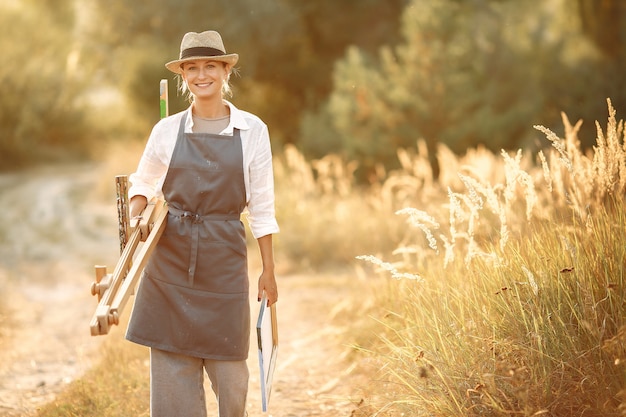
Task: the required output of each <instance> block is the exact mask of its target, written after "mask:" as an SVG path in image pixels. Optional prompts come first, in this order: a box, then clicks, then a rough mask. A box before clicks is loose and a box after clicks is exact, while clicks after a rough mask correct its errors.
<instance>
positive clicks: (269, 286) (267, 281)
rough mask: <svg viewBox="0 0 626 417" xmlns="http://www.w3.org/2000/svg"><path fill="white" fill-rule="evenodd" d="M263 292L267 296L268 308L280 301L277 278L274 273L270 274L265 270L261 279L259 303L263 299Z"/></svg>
mask: <svg viewBox="0 0 626 417" xmlns="http://www.w3.org/2000/svg"><path fill="white" fill-rule="evenodd" d="M263 291H265V294H267V306H268V307H269V306H271V305H272V304H274V303H275V302H276V301H278V287H277V285H276V277H275V276H274V272H273V271H272V272H268V271H265V270H263V272H262V273H261V276H260V277H259V297H258V300H259V301H261V298H262V297H263Z"/></svg>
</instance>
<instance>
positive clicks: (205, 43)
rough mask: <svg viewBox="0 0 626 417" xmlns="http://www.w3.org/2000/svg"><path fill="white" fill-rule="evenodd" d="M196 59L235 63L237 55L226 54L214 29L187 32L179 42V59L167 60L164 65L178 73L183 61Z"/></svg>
mask: <svg viewBox="0 0 626 417" xmlns="http://www.w3.org/2000/svg"><path fill="white" fill-rule="evenodd" d="M197 59H211V60H214V61H221V62H226V63H228V64H230V65H235V64H236V63H237V61H238V60H239V55H238V54H226V48H224V43H223V42H222V37H221V36H220V34H219V33H217V32H216V31H214V30H208V31H206V32H202V33H196V32H189V33H185V36H183V40H182V42H181V43H180V57H179V59H177V60H176V61H170V62H168V63H167V64H165V67H166V68H167V69H168V70H170V71H172V72H175V73H176V74H180V73H181V72H182V68H181V65H182V64H183V63H185V62H188V61H195V60H197Z"/></svg>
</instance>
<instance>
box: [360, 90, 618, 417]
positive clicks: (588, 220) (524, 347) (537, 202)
mask: <svg viewBox="0 0 626 417" xmlns="http://www.w3.org/2000/svg"><path fill="white" fill-rule="evenodd" d="M563 121H564V124H565V128H566V135H565V138H564V139H561V138H559V137H558V136H557V135H556V134H554V133H553V132H551V131H549V130H548V129H545V128H543V127H537V129H538V130H540V131H542V132H543V133H545V134H546V136H547V138H548V140H549V141H550V143H551V145H552V149H550V150H548V151H544V152H541V153H540V154H539V155H538V157H537V164H536V165H535V164H533V163H530V161H529V159H530V158H529V156H528V155H527V156H524V155H522V153H521V152H520V153H517V154H515V155H508V154H506V153H503V154H502V155H501V157H502V159H501V161H500V162H497V163H496V165H497V166H499V171H500V172H501V173H502V174H501V177H502V178H503V180H502V181H495V180H494V177H491V176H480V175H476V172H474V171H473V170H471V169H469V170H468V169H464V170H463V169H461V170H459V171H458V172H459V174H458V178H459V179H460V181H461V183H462V186H458V184H457V185H456V186H455V185H454V184H452V183H451V185H450V186H449V188H448V197H449V201H448V202H447V203H446V204H444V205H441V206H439V207H437V206H432V205H431V206H426V209H425V210H424V211H421V210H417V209H406V210H403V211H402V212H401V214H405V215H406V214H408V216H409V218H408V221H409V223H410V224H411V225H412V226H416V227H413V228H411V231H410V232H409V233H408V236H407V238H405V240H404V241H402V242H401V245H400V247H399V248H398V250H397V253H398V254H399V258H400V259H399V260H398V262H397V263H395V264H394V266H395V270H394V271H393V272H395V273H396V274H397V273H398V272H403V273H407V272H409V273H412V274H415V275H419V276H420V278H421V281H416V280H400V281H398V282H397V283H396V285H394V286H391V287H388V289H387V294H386V295H385V296H384V298H381V300H380V302H379V303H377V304H376V308H372V309H371V310H370V311H369V314H370V315H371V316H372V317H374V318H375V320H376V321H377V322H378V326H377V328H376V329H375V330H374V331H375V332H376V333H377V334H378V342H377V343H371V342H368V343H369V344H368V345H366V344H364V343H361V344H360V345H359V347H358V348H357V350H360V351H362V352H365V353H368V354H369V356H371V357H372V358H375V359H374V360H376V361H377V363H378V367H379V369H381V371H380V373H379V374H378V375H377V376H376V378H375V380H378V381H380V383H379V384H378V385H373V386H372V388H371V390H372V391H371V394H370V396H369V397H368V398H367V401H366V402H365V403H364V405H362V407H361V410H360V411H359V412H358V413H357V415H362V416H396V415H412V416H420V415H424V416H467V415H481V416H482V415H486V416H509V415H524V416H535V415H546V416H548V415H550V416H563V415H567V416H618V415H623V414H622V413H623V412H624V407H623V406H622V401H623V396H624V392H625V391H624V389H625V382H626V380H625V376H626V373H625V370H624V360H626V337H625V333H626V315H625V313H626V306H625V304H624V302H623V300H624V296H625V295H626V293H625V291H626V288H625V287H624V285H625V284H626V282H625V279H624V263H623V260H624V259H626V249H625V248H624V244H623V242H624V239H625V238H626V210H625V209H624V206H623V203H624V191H625V189H624V184H625V179H626V171H625V170H624V160H625V156H626V149H625V147H624V146H625V145H624V123H623V122H622V121H620V122H618V121H617V120H616V119H615V110H614V109H613V108H612V106H611V104H610V102H609V119H608V124H607V128H606V131H602V130H601V129H600V126H599V124H598V141H597V142H598V143H597V146H596V147H595V148H594V150H593V152H588V153H586V154H585V153H583V152H582V151H581V149H580V147H579V145H578V140H577V131H578V129H579V127H580V122H579V123H577V124H576V125H571V124H570V123H569V121H568V120H567V118H566V117H565V116H563ZM441 165H442V166H444V167H445V166H449V165H446V164H441ZM493 166H495V165H492V167H493ZM444 178H447V179H451V178H453V177H452V176H451V175H450V176H444ZM444 185H445V184H444ZM427 213H435V215H434V217H430V216H429V215H428V214H427ZM416 218H417V219H418V220H419V219H424V218H428V219H429V220H428V221H427V222H424V221H416ZM388 264H389V262H388ZM402 413H404V414H402Z"/></svg>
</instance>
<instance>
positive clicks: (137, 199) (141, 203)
mask: <svg viewBox="0 0 626 417" xmlns="http://www.w3.org/2000/svg"><path fill="white" fill-rule="evenodd" d="M147 205H148V199H147V198H146V197H144V196H142V195H136V196H134V197H133V198H131V199H130V208H129V214H130V218H131V219H133V218H135V217H138V216H140V215H141V213H143V210H144V209H145V208H146V206H147Z"/></svg>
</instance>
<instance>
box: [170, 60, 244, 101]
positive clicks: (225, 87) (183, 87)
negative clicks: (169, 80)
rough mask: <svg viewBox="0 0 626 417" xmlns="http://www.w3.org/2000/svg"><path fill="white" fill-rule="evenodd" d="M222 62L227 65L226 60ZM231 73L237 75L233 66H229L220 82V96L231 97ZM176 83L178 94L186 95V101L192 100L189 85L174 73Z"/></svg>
mask: <svg viewBox="0 0 626 417" xmlns="http://www.w3.org/2000/svg"><path fill="white" fill-rule="evenodd" d="M222 63H223V64H224V67H227V66H228V64H227V63H226V62H222ZM181 66H182V65H181ZM232 74H235V75H237V74H238V72H237V69H236V68H235V67H232V66H231V67H230V69H229V71H228V74H226V79H225V80H224V81H223V82H222V97H226V98H231V97H232V96H233V90H232V88H231V85H230V76H231V75H232ZM176 84H177V86H178V91H179V92H180V95H182V96H186V98H187V101H189V102H190V103H191V102H193V94H191V91H189V87H188V86H187V83H186V82H185V79H184V78H183V75H182V74H176Z"/></svg>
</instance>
